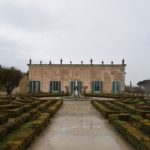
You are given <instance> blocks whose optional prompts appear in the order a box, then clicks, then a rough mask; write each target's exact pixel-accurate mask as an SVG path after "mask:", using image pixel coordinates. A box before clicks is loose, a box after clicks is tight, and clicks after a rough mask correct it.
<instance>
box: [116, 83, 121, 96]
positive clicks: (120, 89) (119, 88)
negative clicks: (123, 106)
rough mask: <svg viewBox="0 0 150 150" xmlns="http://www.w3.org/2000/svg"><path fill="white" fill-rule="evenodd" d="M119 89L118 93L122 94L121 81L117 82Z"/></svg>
mask: <svg viewBox="0 0 150 150" xmlns="http://www.w3.org/2000/svg"><path fill="white" fill-rule="evenodd" d="M117 87H118V91H117V92H118V93H120V91H121V89H120V88H121V85H120V82H119V81H118V82H117Z"/></svg>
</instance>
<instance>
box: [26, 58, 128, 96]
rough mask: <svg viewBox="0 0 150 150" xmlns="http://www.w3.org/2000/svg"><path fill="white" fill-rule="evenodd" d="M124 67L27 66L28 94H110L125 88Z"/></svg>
mask: <svg viewBox="0 0 150 150" xmlns="http://www.w3.org/2000/svg"><path fill="white" fill-rule="evenodd" d="M125 66H126V65H125V64H124V60H122V63H121V64H113V62H112V63H111V64H103V63H102V64H92V61H91V63H90V64H83V63H81V64H72V63H70V64H62V60H61V62H60V64H51V63H50V64H42V63H40V64H32V63H31V60H30V62H29V64H28V67H29V92H31V93H39V92H43V93H59V94H60V93H62V92H67V91H68V92H69V93H72V94H73V92H74V90H75V89H76V88H77V90H78V92H79V93H81V92H83V91H84V92H86V93H114V94H119V93H122V91H124V88H125Z"/></svg>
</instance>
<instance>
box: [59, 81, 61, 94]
mask: <svg viewBox="0 0 150 150" xmlns="http://www.w3.org/2000/svg"><path fill="white" fill-rule="evenodd" d="M59 94H61V82H60V81H59Z"/></svg>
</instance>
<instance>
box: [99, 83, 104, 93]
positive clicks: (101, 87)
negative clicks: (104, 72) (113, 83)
mask: <svg viewBox="0 0 150 150" xmlns="http://www.w3.org/2000/svg"><path fill="white" fill-rule="evenodd" d="M100 93H103V82H102V81H100Z"/></svg>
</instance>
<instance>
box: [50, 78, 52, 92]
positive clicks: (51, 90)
mask: <svg viewBox="0 0 150 150" xmlns="http://www.w3.org/2000/svg"><path fill="white" fill-rule="evenodd" d="M50 93H52V81H50Z"/></svg>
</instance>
